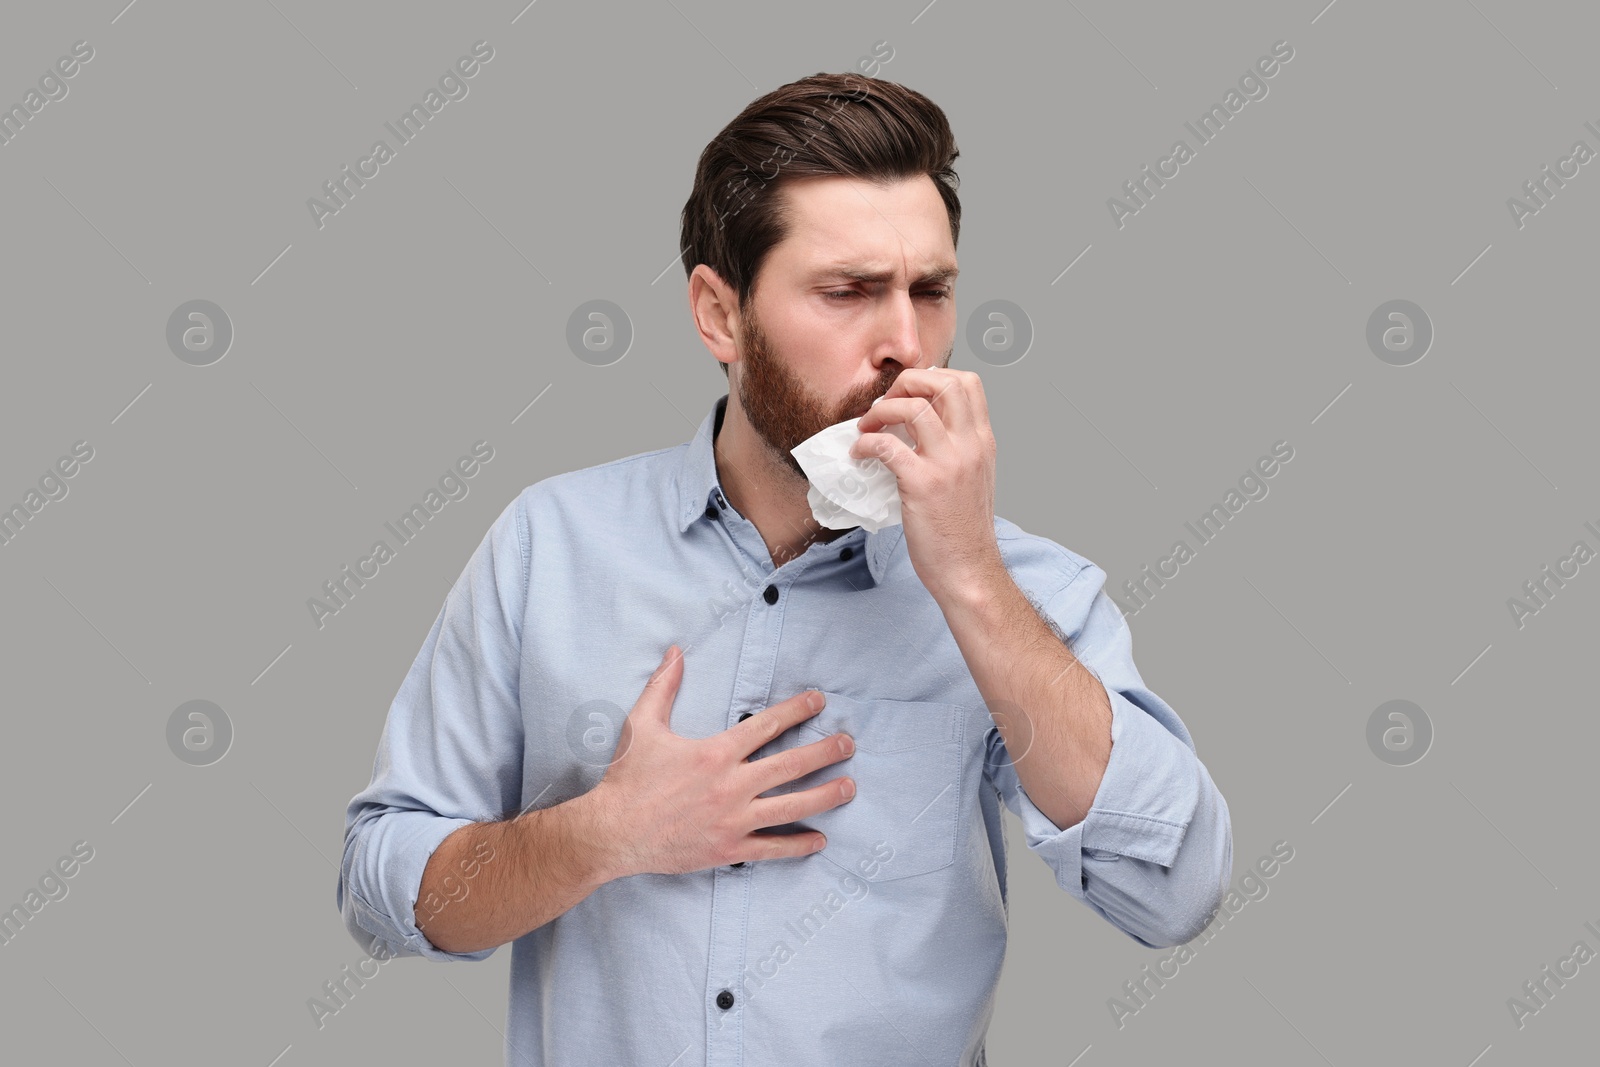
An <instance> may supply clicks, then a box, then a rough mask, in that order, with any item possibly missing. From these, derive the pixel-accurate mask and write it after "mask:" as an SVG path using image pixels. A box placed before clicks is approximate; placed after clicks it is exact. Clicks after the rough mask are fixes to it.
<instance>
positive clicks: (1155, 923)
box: [338, 74, 1232, 1067]
mask: <svg viewBox="0 0 1600 1067" xmlns="http://www.w3.org/2000/svg"><path fill="white" fill-rule="evenodd" d="M956 155H957V152H956V148H955V142H954V140H953V139H952V137H951V134H950V130H949V127H948V125H947V123H946V121H945V117H944V114H943V112H942V111H940V109H939V108H938V107H937V106H935V105H934V104H932V103H931V102H930V101H928V100H927V98H925V97H923V96H922V95H921V94H918V93H915V92H913V91H912V90H909V89H906V88H904V87H902V86H899V85H895V84H894V83H891V82H884V81H868V80H866V79H860V78H852V77H848V76H837V75H821V74H819V75H816V76H814V77H812V78H807V79H802V80H800V81H798V82H794V83H791V84H790V85H786V86H783V87H782V88H780V89H778V90H775V91H774V92H773V93H771V94H768V96H766V97H763V98H761V99H759V100H757V101H755V102H754V103H752V104H751V105H750V106H749V107H748V108H746V109H745V111H744V112H743V113H742V114H741V115H740V116H739V117H738V118H736V119H735V120H734V121H733V122H732V123H730V124H729V126H728V127H727V128H726V129H724V130H723V132H722V133H721V134H720V135H719V136H718V137H717V138H716V139H715V140H714V141H713V142H712V143H711V144H710V145H708V146H707V148H706V150H705V152H704V154H703V155H702V156H701V159H700V164H699V167H698V169H697V173H696V178H695V185H694V191H693V192H692V194H691V196H690V198H689V201H688V204H687V205H686V207H685V209H684V217H683V244H684V246H685V266H686V269H687V270H688V273H689V302H690V308H691V311H692V314H693V316H694V321H695V325H696V328H697V329H698V331H699V334H700V338H701V340H702V341H703V342H704V343H705V345H706V347H707V348H708V349H709V350H710V351H711V353H712V355H713V356H715V357H716V358H717V360H718V361H720V362H721V363H722V365H723V368H724V371H725V372H726V373H727V375H728V384H729V391H728V395H727V396H725V397H721V398H719V399H718V400H717V402H716V404H715V405H714V406H713V408H712V409H711V411H710V412H709V413H707V414H706V416H705V418H704V419H703V421H702V422H701V424H700V428H699V431H698V432H697V433H696V435H695V436H694V438H693V439H692V440H691V441H689V442H688V443H687V444H680V445H678V446H677V447H673V448H666V449H661V450H659V451H654V452H647V453H643V454H640V455H635V456H630V457H627V458H625V459H619V460H616V461H614V462H611V463H607V464H603V465H601V466H598V467H591V468H588V469H585V470H579V471H575V472H570V473H567V474H561V475H557V476H555V477H551V478H546V479H544V480H543V481H540V482H538V483H536V484H534V485H531V486H529V487H528V488H526V489H524V490H523V491H522V493H521V494H520V495H519V496H518V497H517V499H516V500H514V501H513V502H512V503H511V505H510V506H509V507H508V508H506V510H505V511H504V512H503V513H502V514H501V516H500V517H499V518H498V519H497V520H496V521H495V523H494V524H493V526H492V527H491V528H490V530H489V532H488V534H487V536H486V537H485V538H484V540H483V542H482V544H481V545H480V546H479V547H478V549H477V551H476V552H475V553H474V554H473V556H472V559H471V561H470V562H469V563H468V565H467V568H466V570H465V571H464V572H463V574H462V576H461V577H460V579H459V580H458V581H457V583H456V585H455V587H454V588H453V589H452V591H451V593H450V595H449V597H448V599H447V600H446V602H445V605H444V608H443V610H442V611H441V612H440V614H439V616H438V618H437V619H436V620H435V621H434V624H433V628H432V629H431V630H430V632H429V633H428V636H427V639H426V641H425V642H424V644H423V647H422V651H421V653H420V654H419V655H418V657H417V659H416V662H415V663H414V664H413V665H412V668H411V670H410V672H409V673H408V674H407V676H406V679H405V682H404V684H403V685H402V686H401V688H400V691H399V694H398V695H397V696H396V698H395V701H394V704H393V706H392V707H391V708H390V711H389V718H388V721H387V724H386V726H385V729H384V732H383V737H382V739H381V741H380V744H379V749H378V757H377V760H376V764H375V767H374V773H373V777H372V782H371V784H370V785H369V786H368V787H367V788H366V789H365V790H363V791H362V792H361V793H359V794H357V795H356V797H355V798H354V799H353V800H352V801H351V803H350V806H349V809H348V812H347V816H346V835H345V852H344V862H343V865H342V869H341V872H340V883H339V893H338V899H339V904H340V908H341V910H342V912H343V915H344V918H345V921H346V925H347V927H348V928H349V930H350V932H351V933H352V935H354V936H355V937H356V938H357V939H358V941H360V942H361V943H362V945H363V946H364V947H367V948H369V950H371V951H374V952H375V953H384V954H393V955H422V956H426V957H428V958H430V959H438V960H449V959H457V960H481V959H484V958H485V957H487V956H489V955H490V954H491V953H492V952H493V951H494V950H495V948H496V947H497V946H499V945H501V944H504V943H506V942H511V943H512V946H513V947H512V960H511V996H510V1009H509V1019H508V1028H507V1032H506V1058H507V1061H508V1062H510V1063H517V1064H562V1065H567V1064H589V1063H594V1064H629V1065H661V1067H666V1065H668V1064H679V1065H683V1064H689V1063H695V1064H708V1065H710V1064H729V1065H731V1064H789V1063H794V1064H845V1063H859V1064H867V1063H870V1064H875V1065H881V1064H899V1063H906V1064H912V1063H937V1064H953V1063H959V1064H963V1065H971V1064H979V1065H981V1064H983V1063H984V1052H983V1042H984V1035H985V1032H986V1029H987V1026H988V1022H989V1019H990V1016H991V1014H992V1010H993V993H994V988H995V984H996V981H997V979H998V975H999V971H1000V966H1001V961H1002V958H1003V955H1004V950H1005V941H1006V855H1005V838H1004V834H1003V826H1002V821H1001V817H1002V812H1001V807H1002V805H1004V806H1005V807H1009V808H1010V809H1011V810H1012V811H1013V812H1014V813H1016V814H1017V815H1018V816H1020V818H1021V819H1022V822H1023V826H1024V829H1025V831H1026V836H1027V842H1028V847H1029V849H1030V850H1031V851H1033V852H1035V853H1036V854H1037V855H1039V856H1040V857H1041V858H1042V859H1044V860H1045V862H1047V863H1048V864H1049V865H1050V866H1051V868H1052V869H1053V870H1054V872H1055V875H1056V880H1057V883H1058V884H1059V885H1060V886H1061V888H1062V889H1064V890H1065V891H1066V892H1067V893H1068V894H1069V895H1071V896H1073V897H1075V898H1077V899H1078V900H1081V901H1083V902H1084V903H1086V904H1087V905H1089V906H1090V907H1091V908H1093V909H1094V911H1096V912H1097V913H1098V914H1100V915H1101V916H1102V917H1104V918H1105V919H1107V920H1108V921H1110V922H1112V923H1114V924H1115V925H1116V926H1117V927H1118V928H1120V929H1122V930H1123V931H1125V932H1126V933H1127V934H1128V935H1129V936H1130V937H1132V938H1134V939H1135V940H1137V941H1138V942H1140V943H1141V944H1144V945H1148V946H1152V947H1160V946H1171V945H1176V944H1179V943H1181V942H1183V941H1186V940H1188V939H1189V938H1191V937H1193V936H1194V935H1195V934H1196V933H1198V932H1199V931H1200V929H1201V928H1202V927H1203V926H1204V925H1205V924H1206V923H1207V922H1208V921H1209V919H1210V918H1211V916H1212V914H1213V913H1214V911H1215V909H1216V907H1217V905H1218V902H1219V900H1220V898H1221V895H1222V893H1223V890H1224V887H1225V885H1226V883H1227V881H1228V879H1229V877H1230V873H1231V864H1232V837H1231V829H1230V823H1229V818H1228V809H1227V805H1226V804H1225V802H1224V801H1223V798H1222V796H1221V795H1220V793H1219V792H1218V791H1217V788H1216V786H1215V785H1214V784H1213V783H1212V781H1211V778H1210V775H1209V774H1208V773H1207V772H1206V769H1205V767H1204V766H1203V765H1202V764H1201V763H1200V762H1199V760H1198V759H1197V758H1196V757H1195V753H1194V749H1193V745H1192V742H1191V741H1190V737H1189V734H1188V732H1187V730H1186V729H1185V727H1184V725H1183V724H1182V722H1181V721H1180V720H1179V718H1178V716H1177V715H1176V714H1175V713H1174V712H1173V710H1172V709H1171V708H1170V707H1169V706H1168V705H1167V704H1166V703H1164V702H1163V701H1162V700H1161V699H1160V698H1159V697H1158V696H1156V695H1155V694H1154V693H1152V692H1151V691H1150V690H1149V689H1148V688H1146V687H1145V685H1144V683H1143V681H1142V680H1141V678H1140V676H1139V673H1138V671H1137V669H1136V668H1135V667H1134V664H1133V660H1132V653H1131V644H1130V636H1129V632H1128V628H1127V625H1126V624H1125V623H1124V621H1123V619H1122V616H1121V613H1120V612H1119V611H1118V610H1117V608H1116V607H1115V605H1114V604H1113V602H1112V601H1111V599H1110V598H1109V597H1108V596H1107V595H1106V594H1105V593H1104V592H1103V590H1102V587H1103V585H1104V583H1105V579H1106V575H1105V572H1104V571H1102V570H1100V569H1099V568H1098V567H1096V566H1095V565H1094V564H1093V563H1091V562H1089V561H1088V560H1086V559H1084V558H1083V557H1081V556H1078V555H1076V554H1075V553H1073V552H1071V551H1069V550H1067V549H1066V548H1063V547H1062V546H1060V545H1059V544H1057V543H1055V542H1054V541H1051V540H1048V539H1046V538H1043V537H1037V536H1033V535H1030V534H1028V533H1025V532H1024V531H1022V530H1021V529H1019V528H1018V527H1017V526H1016V525H1014V524H1013V523H1010V522H1008V521H1006V520H1005V519H1002V518H998V517H996V516H995V514H994V475H995V462H996V446H995V439H994V435H993V433H992V432H991V429H990V426H989V420H988V412H987V408H986V405H985V400H984V392H983V388H982V384H981V382H980V381H979V379H978V377H977V376H976V375H974V374H972V373H971V372H968V371H963V370H952V369H950V368H949V367H948V363H949V360H950V355H951V352H952V349H953V342H954V338H955V334H956V331H957V318H956V311H955V306H954V303H955V302H954V284H955V278H956V270H957V268H956V258H955V244H956V239H957V237H958V227H959V211H960V209H959V202H958V201H957V200H956V198H955V192H954V186H955V175H954V172H953V171H952V170H951V169H950V165H951V163H952V162H953V161H954V159H955V157H956ZM780 161H781V162H780ZM751 175H755V176H756V177H755V179H754V180H755V184H754V185H752V184H751ZM730 189H731V190H732V191H731V194H730ZM879 397H882V398H883V399H882V401H881V402H880V403H878V404H876V405H875V406H874V405H873V401H874V400H876V399H878V398H879ZM869 407H870V411H869V410H868V409H869ZM856 417H860V419H861V423H860V426H861V430H862V431H863V433H862V436H861V438H860V440H859V442H857V444H856V446H855V450H856V454H857V455H858V456H860V457H863V458H865V457H868V456H877V457H878V458H879V459H881V461H882V462H883V463H884V464H885V465H886V466H887V467H888V468H889V469H890V470H891V471H892V472H893V473H894V475H895V477H896V480H897V483H898V486H899V490H900V495H901V504H902V516H903V521H902V523H900V524H897V525H893V526H888V527H884V528H883V529H881V530H879V531H877V532H875V533H872V534H868V533H867V532H866V531H865V530H864V529H863V528H861V527H854V528H852V529H849V530H831V529H826V528H824V527H822V526H820V525H819V524H818V523H817V522H816V521H815V520H814V518H813V517H812V516H811V514H810V508H809V506H808V504H807V501H806V490H807V480H806V478H805V476H804V473H803V472H802V471H801V469H800V467H799V466H798V464H797V463H796V462H795V460H794V458H793V456H792V455H791V454H790V452H789V450H790V449H791V448H793V447H794V446H795V445H797V444H799V443H800V442H801V441H803V440H805V439H806V438H807V437H809V436H810V435H812V434H813V433H815V432H817V431H818V430H821V429H823V428H825V427H827V426H829V425H832V424H833V423H836V422H840V421H843V420H845V419H850V418H856ZM891 424H901V425H903V426H904V427H905V428H906V429H907V430H908V431H909V432H910V434H911V435H912V437H913V439H914V440H915V442H916V447H915V449H912V448H910V447H908V446H906V445H905V444H904V442H902V441H901V440H899V439H898V438H897V437H895V436H894V435H893V434H891V433H889V432H887V430H886V427H887V426H889V425H891ZM663 652H665V654H663ZM814 698H820V699H814ZM624 708H630V709H631V710H628V711H627V712H624V711H623V709H624ZM819 850H820V851H819Z"/></svg>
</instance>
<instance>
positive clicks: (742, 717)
mask: <svg viewBox="0 0 1600 1067" xmlns="http://www.w3.org/2000/svg"><path fill="white" fill-rule="evenodd" d="M749 717H750V713H749V712H748V711H741V712H740V713H739V721H740V722H744V721H745V720H746V719H748V718H749Z"/></svg>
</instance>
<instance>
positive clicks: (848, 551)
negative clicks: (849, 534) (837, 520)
mask: <svg viewBox="0 0 1600 1067" xmlns="http://www.w3.org/2000/svg"><path fill="white" fill-rule="evenodd" d="M855 554H856V550H855V549H853V548H850V547H849V546H846V547H845V548H844V549H842V550H841V551H840V552H839V558H840V559H849V558H850V557H851V556H853V555H855Z"/></svg>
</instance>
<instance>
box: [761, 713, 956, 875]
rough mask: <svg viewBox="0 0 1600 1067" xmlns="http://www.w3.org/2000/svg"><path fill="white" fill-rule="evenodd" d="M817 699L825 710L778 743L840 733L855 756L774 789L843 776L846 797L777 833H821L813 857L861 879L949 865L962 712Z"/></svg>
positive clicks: (811, 784)
mask: <svg viewBox="0 0 1600 1067" xmlns="http://www.w3.org/2000/svg"><path fill="white" fill-rule="evenodd" d="M821 692H822V694H823V695H824V696H825V697H826V698H827V704H826V705H825V706H824V707H823V709H822V710H821V711H819V712H817V714H815V715H813V716H812V717H811V718H809V719H806V720H805V721H804V722H802V723H800V725H799V727H798V729H795V730H791V731H790V732H789V734H788V735H786V739H787V738H788V737H793V739H794V740H793V743H792V744H790V745H787V746H786V747H797V746H799V745H803V744H811V743H813V742H815V741H819V740H821V739H822V738H824V737H829V736H832V735H833V734H836V733H840V732H843V733H847V734H849V735H850V736H851V737H852V738H854V739H855V743H856V748H855V752H854V754H852V755H851V756H850V757H849V758H848V759H844V760H840V761H839V762H837V763H830V764H828V765H827V766H826V767H823V768H822V769H821V770H818V771H813V772H811V773H810V774H806V775H802V776H801V777H799V778H796V779H795V780H794V781H793V782H792V783H790V785H789V787H788V788H787V789H786V790H784V791H785V792H798V791H800V790H804V789H810V788H812V787H814V786H818V785H822V784H824V783H825V782H829V781H832V780H833V779H836V778H839V777H842V776H849V777H850V778H851V779H853V780H854V781H855V783H856V795H855V796H853V797H851V798H850V799H849V800H848V801H846V802H845V803H843V804H841V805H839V806H838V807H836V808H832V809H830V810H828V811H824V812H822V813H820V814H818V815H813V816H811V817H810V818H807V819H804V820H802V821H800V822H796V823H790V824H788V825H787V826H786V827H785V828H784V829H791V828H792V829H794V830H801V829H803V830H816V831H819V832H821V833H823V834H825V835H827V838H828V843H827V846H826V847H824V848H823V850H822V851H821V852H820V853H818V855H820V856H821V857H822V858H823V859H825V860H828V861H829V862H830V863H833V864H834V865H836V866H838V867H842V868H843V869H845V870H847V871H850V872H851V873H852V874H856V875H858V876H860V877H863V878H868V877H869V873H868V872H870V878H869V880H871V881H874V882H882V881H893V880H896V879H900V878H911V877H914V876H916V875H919V874H928V873H930V872H932V871H937V870H939V869H940V868H943V867H947V866H949V865H950V864H951V862H953V861H954V859H955V848H956V827H957V821H958V819H959V816H960V813H961V797H962V781H961V779H962V772H963V762H964V761H963V760H962V758H961V754H962V736H961V735H962V732H963V731H964V729H965V723H966V715H965V714H964V711H963V709H962V707H961V706H960V705H958V704H945V703H938V702H934V701H920V700H879V699H875V698H862V697H851V696H845V695H844V694H842V693H830V692H828V691H827V690H826V689H824V690H821ZM891 850H892V851H891ZM885 857H887V858H885ZM874 867H875V869H874Z"/></svg>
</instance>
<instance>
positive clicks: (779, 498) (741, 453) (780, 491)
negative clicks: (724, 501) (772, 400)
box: [712, 392, 850, 568]
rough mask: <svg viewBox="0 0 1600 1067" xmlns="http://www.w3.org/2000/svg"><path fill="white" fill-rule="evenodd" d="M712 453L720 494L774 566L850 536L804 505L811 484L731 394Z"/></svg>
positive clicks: (808, 505)
mask: <svg viewBox="0 0 1600 1067" xmlns="http://www.w3.org/2000/svg"><path fill="white" fill-rule="evenodd" d="M712 454H713V456H715V458H716V464H717V479H718V481H720V482H721V483H722V492H723V494H724V495H725V496H726V497H727V498H728V503H730V504H732V505H733V507H734V509H735V510H736V511H738V512H739V514H741V515H743V516H744V517H745V518H747V519H749V520H750V522H751V523H752V524H753V525H754V526H755V528H756V530H757V531H758V532H759V533H760V534H761V539H762V541H764V542H766V546H767V554H768V555H769V556H770V557H771V558H772V565H773V567H774V568H777V567H781V566H783V565H784V564H785V563H787V562H788V561H789V560H791V559H793V558H794V557H796V556H798V555H800V554H801V553H802V552H804V551H805V550H806V549H807V548H808V547H810V546H811V545H813V544H815V543H816V542H818V541H822V542H827V541H832V540H833V539H835V538H837V537H842V536H843V535H844V534H847V533H849V532H850V531H849V530H833V529H829V528H828V527H825V526H823V525H821V524H820V523H818V522H817V520H816V519H814V518H813V517H812V515H811V505H810V504H809V503H807V501H806V491H807V489H808V488H809V487H810V483H809V482H808V481H807V480H806V477H805V475H804V474H802V473H800V472H799V471H796V470H795V469H794V468H793V467H790V466H789V465H788V464H787V463H785V462H784V461H783V460H782V459H780V458H779V457H778V456H775V455H773V452H772V449H771V448H769V447H768V445H767V443H766V442H765V441H764V440H762V438H761V437H760V435H758V434H757V433H756V432H755V429H754V427H752V426H751V425H750V422H749V420H748V419H747V418H745V414H744V410H743V409H742V408H740V407H739V404H738V399H737V397H736V396H735V395H733V393H732V392H730V394H729V396H728V403H727V408H726V410H725V412H724V415H723V420H722V427H721V428H720V429H719V430H717V432H716V436H715V438H714V439H713V440H712Z"/></svg>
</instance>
